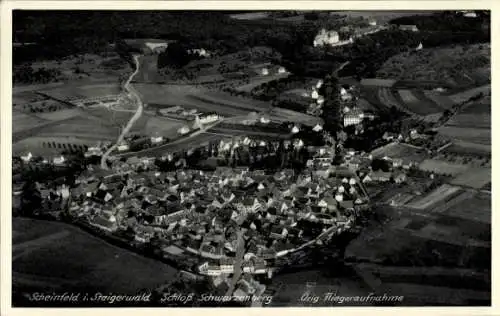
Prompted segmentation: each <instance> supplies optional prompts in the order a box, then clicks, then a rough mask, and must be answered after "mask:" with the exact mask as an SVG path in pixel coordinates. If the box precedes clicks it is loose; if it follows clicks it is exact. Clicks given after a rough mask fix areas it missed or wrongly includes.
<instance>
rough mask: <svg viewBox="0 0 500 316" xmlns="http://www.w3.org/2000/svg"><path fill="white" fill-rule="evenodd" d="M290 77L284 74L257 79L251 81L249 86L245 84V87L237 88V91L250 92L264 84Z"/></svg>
mask: <svg viewBox="0 0 500 316" xmlns="http://www.w3.org/2000/svg"><path fill="white" fill-rule="evenodd" d="M289 75H290V74H288V73H283V74H275V75H269V76H260V77H255V78H252V79H250V83H249V84H245V85H241V86H239V87H236V89H235V90H237V91H246V92H250V91H252V89H253V88H255V87H257V86H259V85H261V84H263V83H268V82H271V81H274V80H278V79H281V78H286V77H288V76H289Z"/></svg>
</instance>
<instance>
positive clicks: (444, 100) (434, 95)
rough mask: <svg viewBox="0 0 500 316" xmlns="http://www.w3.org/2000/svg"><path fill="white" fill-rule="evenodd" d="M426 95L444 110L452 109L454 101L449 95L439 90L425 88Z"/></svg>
mask: <svg viewBox="0 0 500 316" xmlns="http://www.w3.org/2000/svg"><path fill="white" fill-rule="evenodd" d="M424 95H425V96H426V97H427V98H428V99H429V100H431V101H432V102H434V103H436V104H437V105H439V106H440V107H441V108H442V109H444V110H447V109H451V108H452V107H453V105H454V103H453V101H452V100H451V99H450V98H449V97H448V96H445V95H442V94H441V93H439V92H437V91H432V90H425V91H424Z"/></svg>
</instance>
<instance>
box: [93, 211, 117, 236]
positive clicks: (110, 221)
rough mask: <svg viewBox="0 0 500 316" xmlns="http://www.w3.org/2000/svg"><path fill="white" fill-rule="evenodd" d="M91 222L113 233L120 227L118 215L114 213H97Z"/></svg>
mask: <svg viewBox="0 0 500 316" xmlns="http://www.w3.org/2000/svg"><path fill="white" fill-rule="evenodd" d="M90 224H91V225H92V226H95V227H97V228H99V229H102V230H104V231H107V232H110V233H113V232H115V231H116V230H117V229H118V224H117V222H116V217H115V216H114V215H110V216H107V215H105V214H101V215H97V216H96V217H95V218H94V219H93V220H92V221H91V222H90Z"/></svg>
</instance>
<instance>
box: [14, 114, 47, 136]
mask: <svg viewBox="0 0 500 316" xmlns="http://www.w3.org/2000/svg"><path fill="white" fill-rule="evenodd" d="M47 122H48V121H47V120H45V119H43V118H40V117H37V116H35V115H32V114H26V113H22V112H18V111H12V132H13V133H16V132H20V131H22V130H25V129H30V128H33V127H35V126H40V125H43V124H45V123H47Z"/></svg>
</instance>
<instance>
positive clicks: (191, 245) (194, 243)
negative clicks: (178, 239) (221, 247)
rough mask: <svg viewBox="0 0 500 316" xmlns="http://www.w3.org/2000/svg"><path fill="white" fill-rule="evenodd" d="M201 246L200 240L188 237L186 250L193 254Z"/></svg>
mask: <svg viewBox="0 0 500 316" xmlns="http://www.w3.org/2000/svg"><path fill="white" fill-rule="evenodd" d="M200 246H201V241H199V240H195V239H189V240H188V242H187V245H186V250H187V251H189V252H192V253H195V254H199V250H200Z"/></svg>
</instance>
